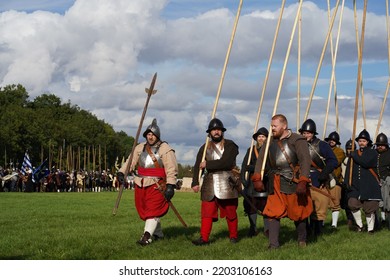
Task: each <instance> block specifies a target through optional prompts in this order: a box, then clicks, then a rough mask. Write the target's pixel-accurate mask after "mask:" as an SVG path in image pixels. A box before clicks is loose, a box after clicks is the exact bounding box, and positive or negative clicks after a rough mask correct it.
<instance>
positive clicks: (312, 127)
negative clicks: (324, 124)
mask: <svg viewBox="0 0 390 280" xmlns="http://www.w3.org/2000/svg"><path fill="white" fill-rule="evenodd" d="M298 131H299V132H300V133H302V132H304V131H309V132H311V133H313V134H314V135H317V134H318V133H317V126H316V123H315V122H314V121H313V120H312V119H307V120H306V121H305V122H304V123H303V124H302V127H301V128H300V129H299V130H298Z"/></svg>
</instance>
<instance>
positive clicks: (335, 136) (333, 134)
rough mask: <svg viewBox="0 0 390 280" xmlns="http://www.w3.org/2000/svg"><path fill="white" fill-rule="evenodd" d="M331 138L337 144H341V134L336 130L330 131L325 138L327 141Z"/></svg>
mask: <svg viewBox="0 0 390 280" xmlns="http://www.w3.org/2000/svg"><path fill="white" fill-rule="evenodd" d="M329 140H333V141H335V142H336V144H337V145H341V143H340V135H339V134H338V133H337V132H336V131H333V132H331V133H329V136H328V137H327V138H325V141H326V142H328V141H329Z"/></svg>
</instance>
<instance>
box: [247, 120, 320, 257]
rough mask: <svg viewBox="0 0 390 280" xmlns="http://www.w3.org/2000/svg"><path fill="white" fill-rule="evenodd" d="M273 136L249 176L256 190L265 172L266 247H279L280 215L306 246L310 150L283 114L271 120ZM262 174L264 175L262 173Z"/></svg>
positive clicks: (310, 201)
mask: <svg viewBox="0 0 390 280" xmlns="http://www.w3.org/2000/svg"><path fill="white" fill-rule="evenodd" d="M271 128H272V139H271V142H270V146H269V151H268V153H267V154H265V150H266V149H261V150H260V154H259V157H258V159H257V162H256V166H255V172H254V174H253V176H252V181H253V184H254V187H255V189H256V190H257V191H261V190H264V183H263V181H262V179H263V178H262V176H261V174H262V172H261V171H262V170H261V169H262V167H263V161H266V165H265V170H264V174H268V180H269V186H268V192H269V194H268V198H267V203H266V205H265V208H264V211H263V215H264V216H266V217H267V219H268V227H269V246H268V249H276V248H279V232H280V219H281V218H285V217H288V218H290V219H291V220H293V221H294V223H295V226H296V229H297V233H298V245H299V246H300V247H305V246H306V237H307V234H306V224H307V218H308V217H309V216H310V214H311V212H312V210H313V205H312V200H311V197H310V190H309V188H308V183H309V182H310V179H309V176H310V161H311V158H310V153H309V148H308V146H307V143H306V139H305V138H304V137H302V136H301V135H299V134H297V133H293V132H292V131H291V130H290V129H288V122H287V119H286V117H285V116H284V115H281V114H277V115H275V116H273V117H272V121H271ZM263 177H264V176H263Z"/></svg>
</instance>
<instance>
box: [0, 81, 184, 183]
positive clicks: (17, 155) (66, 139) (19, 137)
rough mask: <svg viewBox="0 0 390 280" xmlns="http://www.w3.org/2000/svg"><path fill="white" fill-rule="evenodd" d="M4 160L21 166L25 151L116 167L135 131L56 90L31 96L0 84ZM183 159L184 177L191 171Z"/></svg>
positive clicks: (76, 165) (57, 161) (0, 154)
mask: <svg viewBox="0 0 390 280" xmlns="http://www.w3.org/2000/svg"><path fill="white" fill-rule="evenodd" d="M0 123H1V128H0V166H3V167H11V168H12V167H19V168H20V167H21V165H22V161H23V157H24V154H25V152H26V151H28V154H29V156H30V159H31V163H32V165H33V166H35V167H38V166H39V165H40V164H41V163H42V162H43V160H45V159H47V160H48V161H49V166H50V168H51V167H53V166H55V167H56V168H60V169H62V170H73V169H86V170H102V169H109V170H112V171H115V166H116V165H117V166H118V165H119V166H120V164H121V162H122V160H123V159H126V158H127V157H128V155H129V153H130V152H131V150H132V146H133V144H134V140H135V139H134V137H132V136H129V135H127V133H126V132H124V131H120V132H115V130H114V129H113V127H112V125H110V124H108V123H106V122H104V121H103V120H99V119H98V118H97V117H96V116H95V115H93V114H92V113H90V112H88V111H86V110H83V109H81V108H80V107H79V106H77V105H74V104H71V102H70V101H69V100H68V101H67V102H62V101H61V99H60V98H59V97H58V96H56V95H55V94H52V93H43V94H41V95H40V96H37V97H35V98H34V99H33V100H30V99H29V94H28V92H27V91H26V89H25V88H24V87H23V86H22V85H20V84H17V85H15V84H13V85H7V86H4V87H2V88H1V87H0ZM191 170H192V168H191V167H190V166H182V165H181V164H179V177H183V176H192V174H191Z"/></svg>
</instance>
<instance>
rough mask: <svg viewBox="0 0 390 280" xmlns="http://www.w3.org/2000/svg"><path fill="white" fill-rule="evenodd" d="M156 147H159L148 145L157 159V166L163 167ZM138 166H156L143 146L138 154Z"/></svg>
mask: <svg viewBox="0 0 390 280" xmlns="http://www.w3.org/2000/svg"><path fill="white" fill-rule="evenodd" d="M158 149H159V147H150V150H151V151H152V153H153V155H154V157H155V159H156V160H157V162H158V165H159V167H161V168H163V167H164V164H163V162H162V160H161V157H160V155H159V154H158ZM138 166H140V167H143V168H155V167H156V166H155V165H154V162H153V159H152V156H151V155H149V153H148V152H147V151H146V149H145V148H144V150H143V151H142V153H141V154H140V156H139V159H138Z"/></svg>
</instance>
